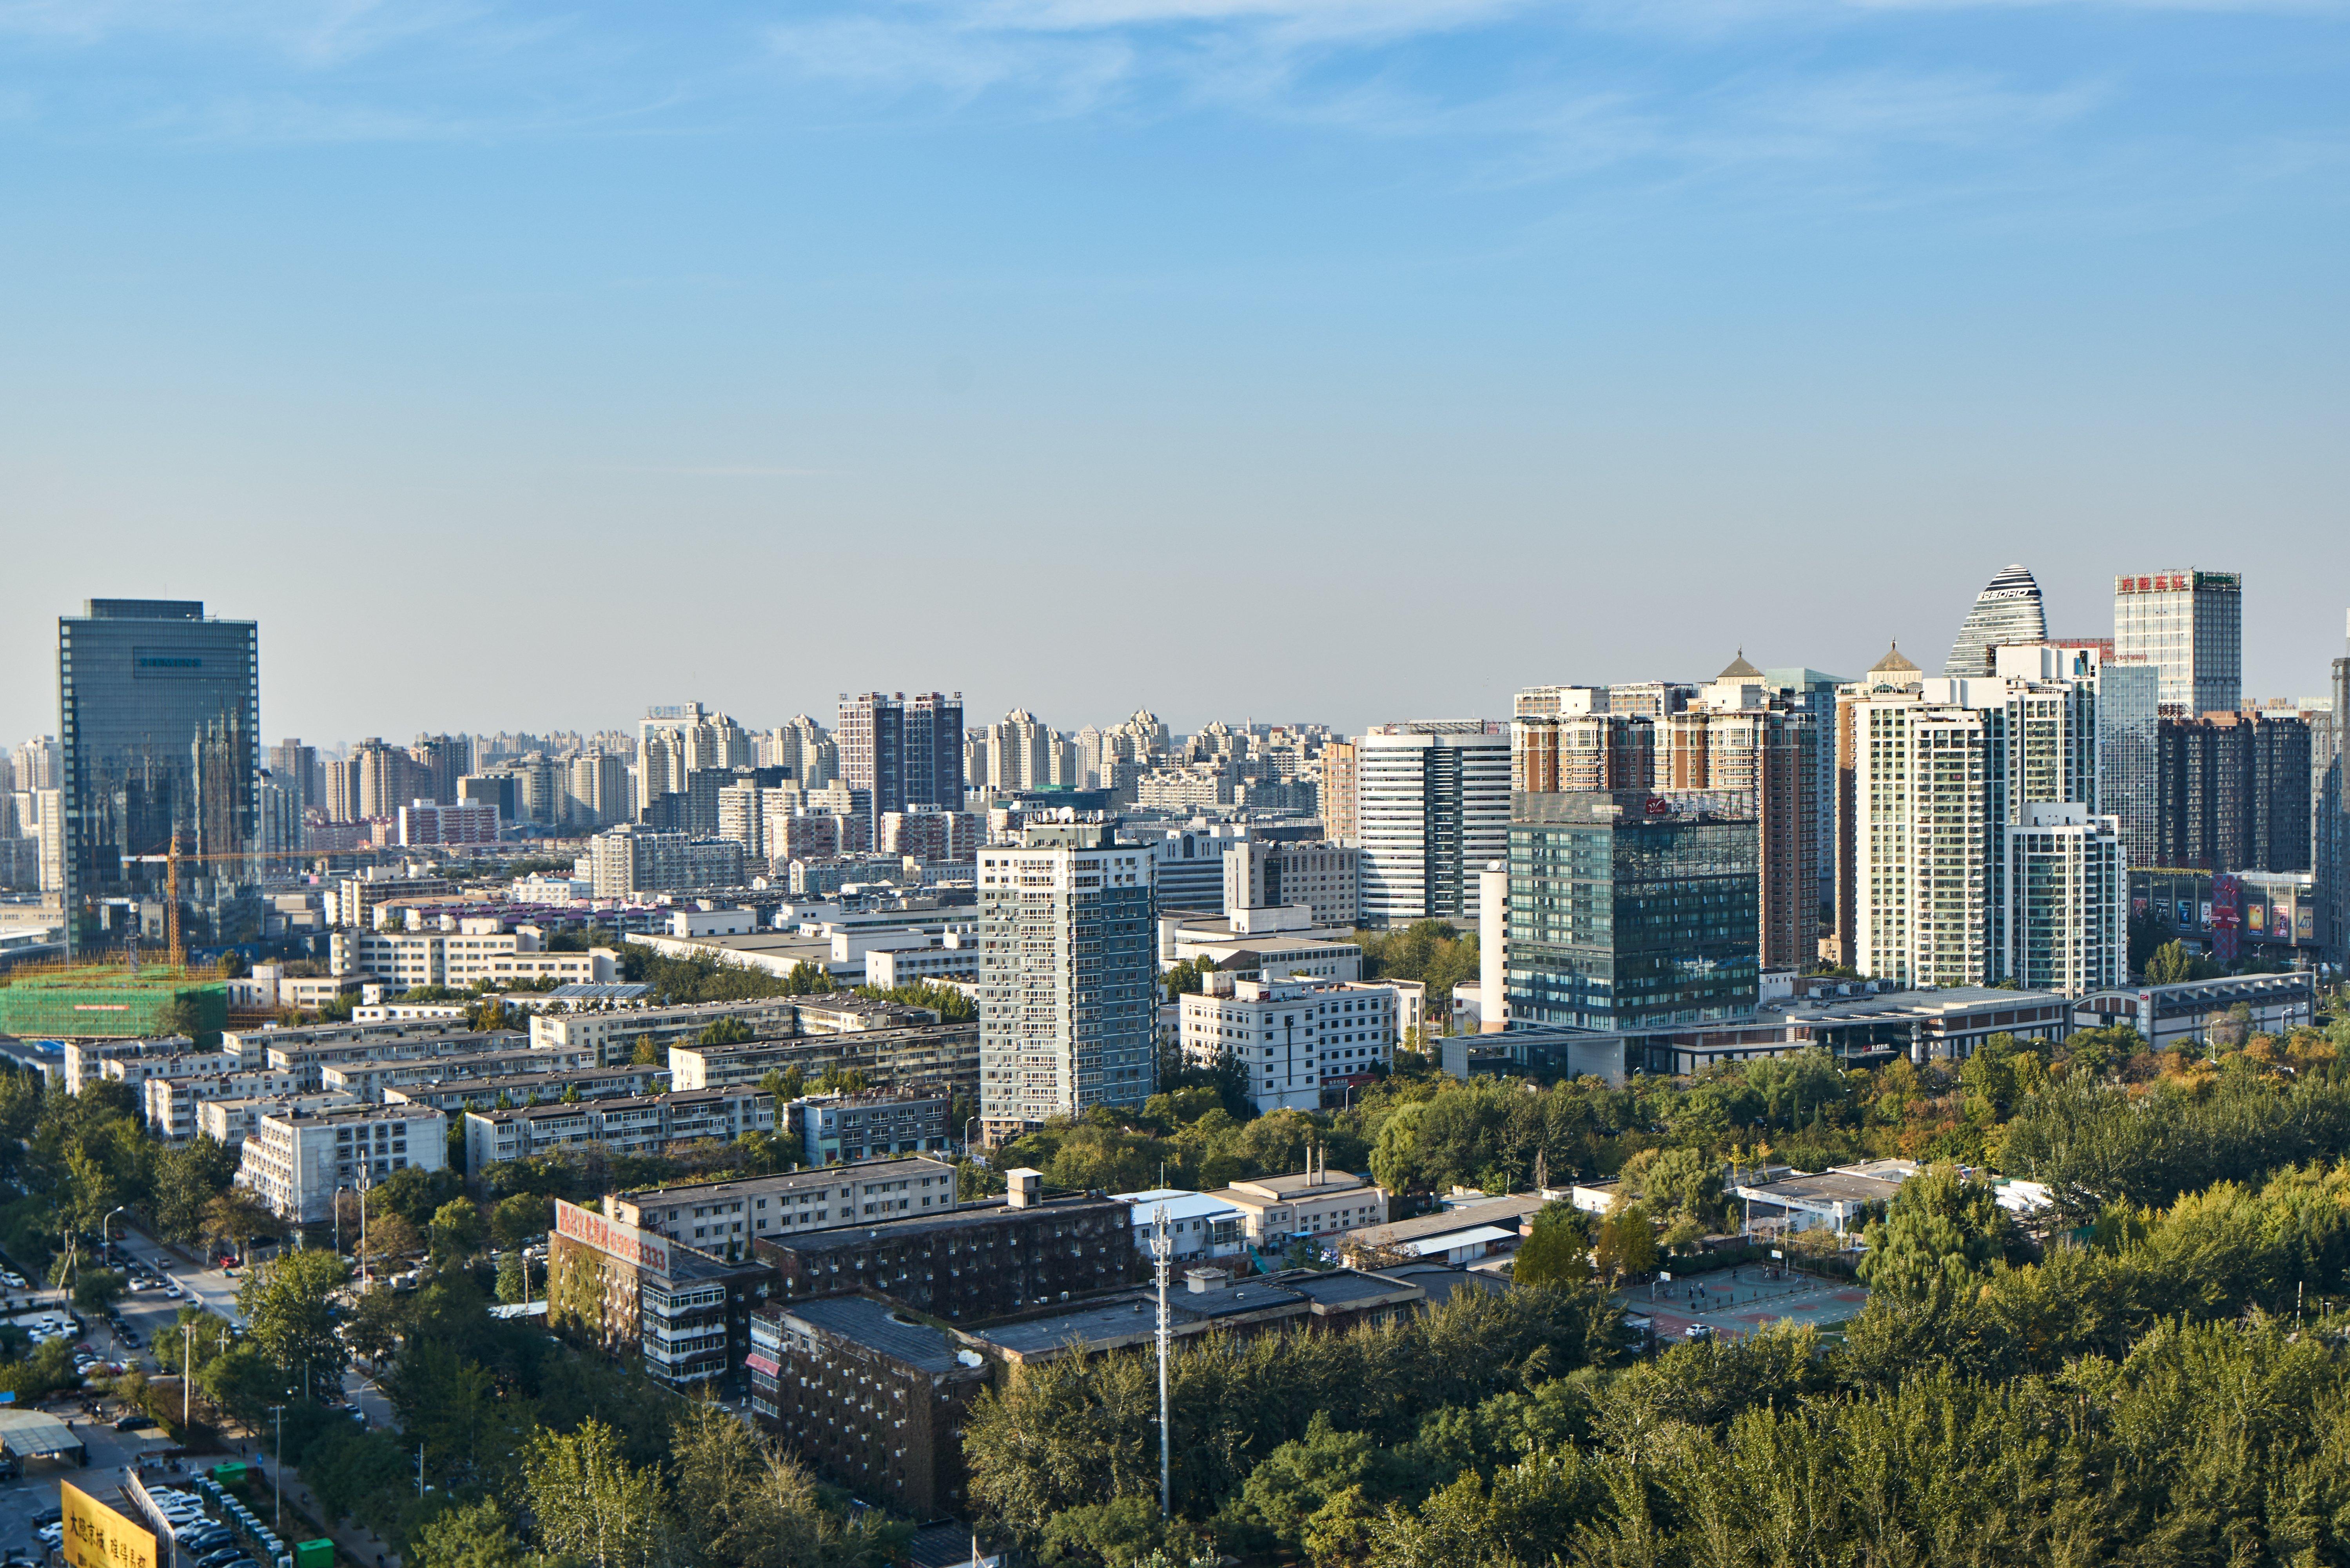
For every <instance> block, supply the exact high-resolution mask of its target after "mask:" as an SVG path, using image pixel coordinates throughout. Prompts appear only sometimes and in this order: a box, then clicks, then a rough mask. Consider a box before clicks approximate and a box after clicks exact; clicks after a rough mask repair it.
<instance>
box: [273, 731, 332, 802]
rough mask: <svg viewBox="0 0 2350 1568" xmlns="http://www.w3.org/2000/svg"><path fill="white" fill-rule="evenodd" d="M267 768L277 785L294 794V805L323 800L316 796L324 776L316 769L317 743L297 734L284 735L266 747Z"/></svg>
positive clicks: (321, 788) (321, 789)
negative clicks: (303, 738)
mask: <svg viewBox="0 0 2350 1568" xmlns="http://www.w3.org/2000/svg"><path fill="white" fill-rule="evenodd" d="M269 771H270V773H271V774H273V775H274V776H275V777H276V780H277V787H278V788H279V789H281V790H284V791H285V792H286V793H287V794H290V795H292V796H293V797H294V800H295V804H296V809H300V810H307V809H308V808H309V807H311V806H314V805H323V804H324V802H323V801H322V800H321V799H320V796H321V795H322V794H324V792H325V779H324V776H323V775H322V774H320V773H319V772H318V748H317V747H316V746H306V745H304V744H303V743H302V742H301V739H300V738H299V737H298V736H294V735H288V736H287V737H286V739H284V740H282V741H280V742H277V743H276V745H274V746H272V747H270V748H269Z"/></svg>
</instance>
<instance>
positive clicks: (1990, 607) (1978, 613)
mask: <svg viewBox="0 0 2350 1568" xmlns="http://www.w3.org/2000/svg"><path fill="white" fill-rule="evenodd" d="M2047 639H2048V618H2047V615H2046V612H2045V611H2044V610H2043V608H2042V607H2041V604H2040V585H2039V583H2037V582H2035V581H2034V580H2033V576H2032V574H2031V573H2030V572H2028V571H2026V570H2024V569H2023V568H2022V566H2009V567H2007V568H2006V569H2004V570H2003V571H2002V572H2001V573H2000V574H1999V576H1995V577H1993V578H1991V586H1990V587H1986V588H1984V589H1983V591H1982V592H1981V594H1980V595H1978V596H1977V597H1976V598H1975V603H1974V607H1973V608H1972V609H1970V610H1969V611H1968V612H1967V618H1966V620H1965V621H1964V622H1963V623H1961V624H1960V627H1959V635H1958V639H1957V640H1956V641H1954V642H1953V643H1951V644H1950V658H1949V659H1947V660H1946V661H1945V662H1944V663H1943V665H1942V673H1943V674H1944V675H1948V676H1970V675H1989V674H1990V673H1991V659H1992V654H1991V650H1992V649H1996V648H2000V647H2002V646H2003V645H2005V644H2008V643H2012V642H2045V641H2046V640H2047Z"/></svg>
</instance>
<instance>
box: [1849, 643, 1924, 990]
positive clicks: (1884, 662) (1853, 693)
mask: <svg viewBox="0 0 2350 1568" xmlns="http://www.w3.org/2000/svg"><path fill="white" fill-rule="evenodd" d="M1924 681H1925V673H1924V671H1922V670H1919V669H1918V666H1917V665H1915V664H1913V663H1912V662H1910V660H1909V659H1908V656H1907V655H1905V654H1904V653H1903V652H1902V651H1901V645H1900V644H1899V643H1898V642H1897V643H1895V644H1893V645H1892V646H1891V647H1890V648H1888V649H1887V650H1886V654H1885V657H1884V658H1882V659H1878V660H1877V662H1876V663H1875V664H1874V665H1871V666H1870V667H1869V670H1868V673H1867V674H1866V675H1864V676H1862V677H1861V678H1860V679H1859V680H1856V681H1854V682H1853V683H1852V684H1851V685H1849V686H1847V687H1845V688H1844V689H1842V690H1841V691H1838V692H1837V693H1836V727H1835V770H1836V773H1835V791H1836V805H1835V932H1834V935H1835V954H1834V956H1835V961H1836V962H1838V963H1840V964H1843V965H1845V966H1846V967H1847V968H1850V967H1852V966H1854V965H1855V964H1856V963H1857V962H1858V959H1857V954H1858V953H1859V950H1860V927H1861V923H1862V921H1863V919H1865V918H1866V914H1867V910H1868V885H1867V883H1866V882H1865V881H1864V880H1862V879H1861V877H1860V848H1861V845H1860V839H1861V834H1860V832H1859V825H1860V822H1861V820H1862V819H1861V817H1860V815H1859V810H1860V775H1861V773H1862V771H1863V766H1864V764H1865V763H1866V760H1867V758H1868V754H1869V752H1868V747H1869V740H1868V732H1867V731H1866V727H1865V726H1864V725H1863V724H1862V722H1861V713H1860V709H1861V705H1862V704H1863V703H1866V702H1871V701H1880V700H1884V699H1887V698H1899V697H1900V696H1902V695H1903V694H1905V693H1915V692H1917V691H1919V690H1920V688H1921V687H1922V686H1923V684H1924ZM1863 972H1864V973H1865V972H1866V971H1863Z"/></svg>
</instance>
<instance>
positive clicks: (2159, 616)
mask: <svg viewBox="0 0 2350 1568" xmlns="http://www.w3.org/2000/svg"><path fill="white" fill-rule="evenodd" d="M2243 642H2244V587H2243V579H2242V578H2241V577H2239V576H2236V574H2235V573H2233V572H2198V571H2192V570H2189V571H2178V572H2155V573H2152V574H2150V575H2148V576H2142V577H2138V576H2125V577H2116V578H2115V579H2114V654H2115V657H2116V658H2118V659H2144V660H2145V661H2146V662H2147V663H2148V664H2151V665H2154V666H2155V667H2156V668H2158V670H2161V671H2162V691H2161V693H2160V697H2159V701H2161V703H2162V711H2163V712H2164V714H2165V715H2166V716H2179V717H2191V716H2193V715H2194V714H2197V713H2232V712H2234V711H2236V710H2237V708H2239V707H2240V706H2241V705H2242V703H2243V698H2244V662H2243Z"/></svg>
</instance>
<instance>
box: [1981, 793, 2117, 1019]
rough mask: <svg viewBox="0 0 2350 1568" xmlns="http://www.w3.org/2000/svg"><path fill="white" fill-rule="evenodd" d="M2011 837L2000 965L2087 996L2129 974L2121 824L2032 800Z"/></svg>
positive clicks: (2044, 986) (2046, 987) (2014, 975)
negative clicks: (2006, 915) (2006, 916)
mask: <svg viewBox="0 0 2350 1568" xmlns="http://www.w3.org/2000/svg"><path fill="white" fill-rule="evenodd" d="M2003 836H2004V838H2005V840H2006V856H2007V867H2006V882H2007V886H2008V887H2009V888H2010V889H2011V893H2010V896H2009V898H2010V906H2011V909H2012V913H2011V915H2010V917H2009V919H2008V920H2007V922H2006V933H2005V934H2006V941H2007V950H2006V951H2005V953H2004V954H2003V955H2002V962H2001V965H2000V970H2001V973H2002V976H2003V977H2004V978H2005V979H2008V980H2012V981H2014V982H2015V983H2016V984H2017V985H2018V986H2019V987H2021V988H2022V989H2023V990H2025V991H2054V992H2064V994H2066V995H2068V996H2080V995H2084V994H2085V993H2086V992H2092V991H2102V990H2105V989H2106V988H2107V987H2110V986H2117V985H2120V984H2122V983H2123V982H2124V981H2126V980H2127V979H2128V978H2129V907H2130V904H2129V868H2128V861H2127V857H2126V856H2125V854H2124V853H2123V849H2122V841H2121V825H2120V824H2119V823H2118V822H2116V820H2115V819H2114V818H2113V817H2112V816H2110V815H2104V816H2099V815H2091V814H2090V812H2089V810H2088V808H2087V807H2086V806H2083V805H2039V804H2033V805H2026V806H2025V807H2024V808H2023V812H2022V821H2021V822H2018V823H2015V824H2012V825H2011V826H2009V827H2008V828H2007V829H2006V830H2005V833H2004V835H2003Z"/></svg>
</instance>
